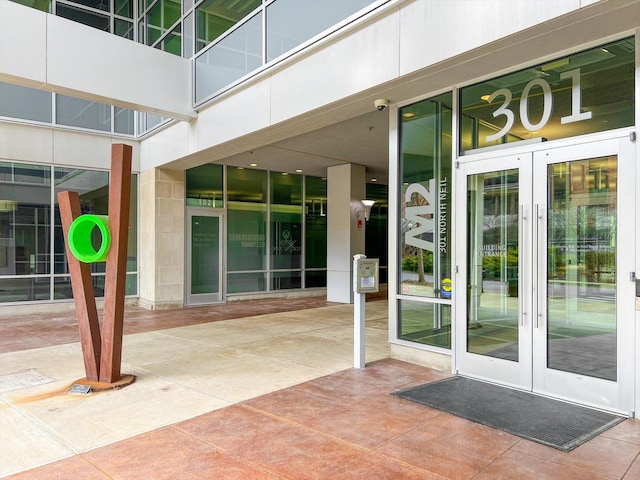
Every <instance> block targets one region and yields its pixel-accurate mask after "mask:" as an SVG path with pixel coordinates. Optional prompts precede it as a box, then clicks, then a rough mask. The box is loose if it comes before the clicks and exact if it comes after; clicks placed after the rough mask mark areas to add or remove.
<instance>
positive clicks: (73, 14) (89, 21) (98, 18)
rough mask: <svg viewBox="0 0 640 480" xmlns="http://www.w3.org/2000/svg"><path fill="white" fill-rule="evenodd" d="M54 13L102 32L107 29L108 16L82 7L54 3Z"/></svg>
mask: <svg viewBox="0 0 640 480" xmlns="http://www.w3.org/2000/svg"><path fill="white" fill-rule="evenodd" d="M56 15H58V16H59V17H64V18H66V19H68V20H73V21H74V22H78V23H82V24H84V25H88V26H90V27H93V28H97V29H98V30H102V31H104V32H108V31H109V16H108V15H100V14H99V13H94V12H90V11H88V10H84V9H82V8H76V7H72V6H70V5H63V4H62V3H57V4H56Z"/></svg>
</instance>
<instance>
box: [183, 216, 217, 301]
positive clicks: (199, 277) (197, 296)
mask: <svg viewBox="0 0 640 480" xmlns="http://www.w3.org/2000/svg"><path fill="white" fill-rule="evenodd" d="M187 216H188V219H187V221H188V242H189V244H188V256H189V258H188V260H187V261H188V264H187V265H188V272H187V304H189V305H195V304H203V303H215V302H220V301H222V282H221V278H222V274H221V270H222V269H221V266H222V248H221V247H222V246H221V239H222V234H221V229H222V222H221V216H219V215H217V214H212V213H211V212H206V211H205V212H202V213H201V212H195V211H191V212H189V213H188V215H187Z"/></svg>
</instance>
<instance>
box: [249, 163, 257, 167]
mask: <svg viewBox="0 0 640 480" xmlns="http://www.w3.org/2000/svg"><path fill="white" fill-rule="evenodd" d="M249 165H250V166H252V167H257V166H258V164H257V163H250V164H249Z"/></svg>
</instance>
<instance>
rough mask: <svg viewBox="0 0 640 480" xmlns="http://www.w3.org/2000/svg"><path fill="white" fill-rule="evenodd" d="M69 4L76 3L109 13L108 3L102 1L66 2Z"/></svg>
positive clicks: (75, 0) (70, 0)
mask: <svg viewBox="0 0 640 480" xmlns="http://www.w3.org/2000/svg"><path fill="white" fill-rule="evenodd" d="M67 1H69V2H73V3H77V4H78V5H84V6H85V7H91V8H95V9H96V10H104V11H105V12H108V11H109V3H110V2H105V1H103V0H67Z"/></svg>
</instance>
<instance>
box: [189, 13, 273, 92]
mask: <svg viewBox="0 0 640 480" xmlns="http://www.w3.org/2000/svg"><path fill="white" fill-rule="evenodd" d="M261 65H262V14H259V15H256V16H255V17H253V18H252V19H251V20H249V21H248V22H247V23H245V24H244V25H242V26H241V27H240V28H238V29H237V30H235V31H233V32H232V33H231V34H229V35H228V36H227V37H225V38H224V39H222V40H221V41H220V42H219V43H217V44H216V45H214V46H213V47H212V48H210V49H209V50H207V51H206V52H205V53H203V54H202V55H200V56H199V57H198V58H196V64H195V70H196V103H199V102H201V101H202V100H204V99H206V98H207V97H209V96H211V95H212V94H213V93H215V92H216V91H218V90H220V89H221V88H223V87H225V86H227V85H230V84H232V83H233V82H235V81H237V80H239V79H240V78H242V77H244V76H245V75H247V74H248V73H250V72H252V71H253V70H256V69H257V68H259V67H260V66H261Z"/></svg>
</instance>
